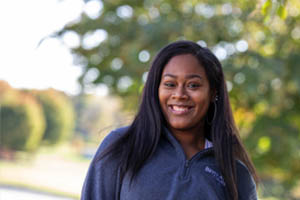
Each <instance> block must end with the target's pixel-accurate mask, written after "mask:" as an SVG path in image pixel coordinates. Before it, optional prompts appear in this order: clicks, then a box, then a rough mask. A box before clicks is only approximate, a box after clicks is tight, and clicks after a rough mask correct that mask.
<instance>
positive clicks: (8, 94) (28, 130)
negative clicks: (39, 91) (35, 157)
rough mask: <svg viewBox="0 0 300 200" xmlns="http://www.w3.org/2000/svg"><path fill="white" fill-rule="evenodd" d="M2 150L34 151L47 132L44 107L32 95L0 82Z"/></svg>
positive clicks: (0, 135)
mask: <svg viewBox="0 0 300 200" xmlns="http://www.w3.org/2000/svg"><path fill="white" fill-rule="evenodd" d="M0 125H1V134H0V137H1V148H6V149H10V150H25V151H34V150H36V149H37V148H38V147H39V145H40V141H41V139H42V137H43V134H44V130H45V118H44V113H43V110H42V107H41V106H40V104H39V103H38V102H37V101H36V99H35V98H34V97H33V96H32V95H30V94H26V93H23V92H20V91H17V90H15V89H13V88H11V87H10V86H9V85H8V84H7V83H5V82H3V81H1V82H0Z"/></svg>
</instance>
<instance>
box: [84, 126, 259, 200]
mask: <svg viewBox="0 0 300 200" xmlns="http://www.w3.org/2000/svg"><path fill="white" fill-rule="evenodd" d="M126 129H127V128H126V127H125V128H120V129H117V130H115V131H113V132H112V133H110V134H109V135H108V136H107V137H106V138H105V139H104V141H103V142H102V144H101V145H100V147H99V149H98V150H97V152H96V155H95V157H97V156H99V155H100V154H101V152H103V151H104V150H105V149H106V147H108V146H109V145H110V144H111V143H113V142H114V141H116V140H117V139H118V138H119V137H121V136H122V134H124V132H126ZM208 146H212V145H211V144H210V145H208ZM208 146H207V147H208ZM237 186H238V193H239V200H257V194H256V186H255V182H254V180H253V178H252V176H251V174H250V173H249V171H248V169H247V168H246V167H245V165H244V164H243V163H241V162H240V161H237ZM226 196H227V189H226V183H225V181H224V179H223V177H222V176H221V172H220V170H219V168H218V166H217V164H216V161H215V159H214V154H213V148H212V147H209V148H206V149H204V150H202V151H200V152H198V153H197V154H195V155H194V156H193V157H192V158H191V159H190V160H187V159H186V155H185V153H184V151H183V149H182V147H181V145H180V143H179V142H178V141H177V140H176V139H175V137H174V136H173V135H172V134H171V133H170V132H169V130H167V129H165V130H164V132H163V134H162V137H161V139H160V141H159V144H158V146H157V149H156V151H155V153H154V155H153V156H152V157H151V158H150V159H148V160H147V161H146V162H145V163H144V165H143V167H142V168H141V169H140V171H139V172H138V174H137V175H136V177H135V178H134V179H133V182H132V183H131V185H130V177H129V176H128V175H125V176H124V179H123V181H122V182H121V181H120V170H119V166H118V161H117V160H115V159H113V158H111V157H109V156H106V157H104V158H102V159H101V160H99V161H95V158H94V159H93V161H92V163H91V165H90V168H89V170H88V173H87V177H86V180H85V183H84V186H83V190H82V196H81V199H82V200H225V199H226ZM228 200H229V199H228Z"/></svg>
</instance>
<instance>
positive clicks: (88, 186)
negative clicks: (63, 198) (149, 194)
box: [81, 131, 120, 200]
mask: <svg viewBox="0 0 300 200" xmlns="http://www.w3.org/2000/svg"><path fill="white" fill-rule="evenodd" d="M119 137H120V133H119V132H118V131H113V132H111V133H110V134H108V135H107V136H106V137H105V139H104V140H103V142H102V143H101V145H100V147H99V148H98V150H97V152H96V154H95V156H94V158H93V160H92V162H91V164H90V167H89V169H88V172H87V175H86V178H85V181H84V184H83V188H82V191H81V200H116V199H118V197H119V189H120V181H119V167H118V164H117V163H118V162H117V160H115V159H112V158H110V157H109V156H105V157H104V158H102V159H101V160H96V158H97V157H98V156H99V155H100V154H101V153H102V152H103V151H104V150H105V149H106V148H107V147H108V146H109V145H110V144H112V143H113V142H114V141H116V140H117V139H118V138H119Z"/></svg>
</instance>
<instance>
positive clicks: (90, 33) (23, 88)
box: [0, 0, 300, 200]
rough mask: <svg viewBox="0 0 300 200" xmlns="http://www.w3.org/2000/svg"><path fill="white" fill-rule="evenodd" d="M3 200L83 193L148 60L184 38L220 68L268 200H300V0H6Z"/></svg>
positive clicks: (0, 20) (127, 113)
mask: <svg viewBox="0 0 300 200" xmlns="http://www.w3.org/2000/svg"><path fill="white" fill-rule="evenodd" d="M0 24H1V32H0V36H1V37H0V44H1V45H0V53H1V59H0V63H1V64H0V106H1V107H0V131H1V134H0V199H1V200H2V199H5V200H6V199H16V200H18V199H22V200H24V199H79V197H80V191H81V187H82V184H83V181H84V177H85V174H86V172H87V169H88V166H89V162H90V161H91V158H92V157H93V155H94V153H95V150H96V149H97V146H98V145H99V143H100V142H101V140H102V139H103V137H105V135H106V134H107V133H109V131H110V130H112V129H114V128H117V127H120V126H122V125H126V124H129V123H130V120H131V119H132V117H133V116H134V113H135V111H136V110H137V107H138V103H139V98H140V94H141V91H142V88H143V85H144V83H145V80H146V79H147V71H148V70H149V66H150V63H151V60H152V59H153V58H154V56H155V54H156V53H157V52H158V50H159V49H160V48H162V47H163V46H165V45H166V44H168V43H170V42H173V41H176V40H184V39H187V40H192V41H195V42H198V43H199V44H200V45H202V46H205V47H208V48H210V49H211V50H212V51H213V52H214V53H215V55H216V56H217V57H218V58H219V60H220V61H221V62H222V64H223V68H224V71H225V75H226V80H227V87H228V91H229V94H230V100H231V104H232V107H233V111H234V116H235V119H236V123H237V125H238V127H239V130H240V134H241V138H242V140H243V141H244V143H245V145H246V147H247V149H248V151H249V153H250V155H251V157H252V159H253V161H254V164H255V166H256V167H257V170H258V173H259V176H260V177H261V180H262V183H261V185H260V187H259V196H260V199H262V200H277V199H291V200H295V199H300V145H299V144H300V103H299V102H300V65H299V63H300V2H299V0H254V1H250V0H235V1H233V0H226V1H225V0H213V1H212V0H202V1H200V0H185V1H183V0H181V1H180V0H130V1H129V0H122V1H119V0H114V1H109V0H43V1H38V0H27V1H17V0H12V1H2V2H1V3H0Z"/></svg>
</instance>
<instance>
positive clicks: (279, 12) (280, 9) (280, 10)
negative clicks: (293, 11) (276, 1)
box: [277, 5, 287, 19]
mask: <svg viewBox="0 0 300 200" xmlns="http://www.w3.org/2000/svg"><path fill="white" fill-rule="evenodd" d="M277 15H278V16H279V17H280V18H281V19H285V18H286V17H287V11H286V8H285V7H284V6H283V5H280V6H279V7H278V9H277Z"/></svg>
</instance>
